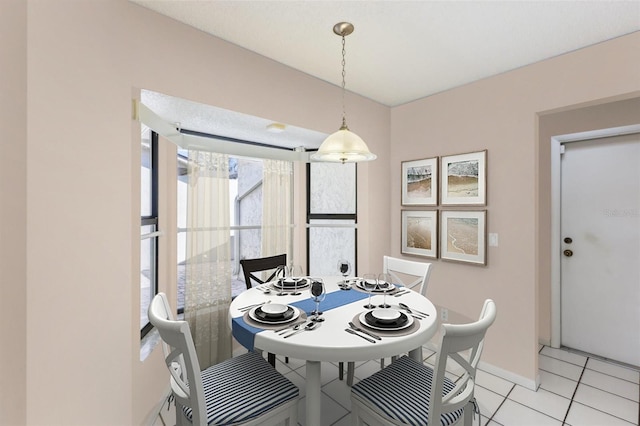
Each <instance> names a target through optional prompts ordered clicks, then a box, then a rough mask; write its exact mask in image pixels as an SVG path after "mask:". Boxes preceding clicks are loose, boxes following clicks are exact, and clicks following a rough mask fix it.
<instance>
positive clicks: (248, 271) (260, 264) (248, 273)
mask: <svg viewBox="0 0 640 426" xmlns="http://www.w3.org/2000/svg"><path fill="white" fill-rule="evenodd" d="M240 265H242V272H243V273H244V281H245V284H246V285H247V290H248V289H250V288H251V287H253V284H254V283H255V284H256V285H260V284H264V283H268V282H269V281H273V280H274V278H275V277H276V275H277V274H278V272H280V267H282V266H286V265H287V254H286V253H284V254H277V255H275V256H269V257H257V258H255V259H242V260H240ZM263 271H270V272H271V275H269V277H268V278H267V279H266V280H263V279H262V278H260V277H259V276H257V275H256V274H255V273H256V272H263ZM267 359H268V360H269V364H271V365H272V366H274V367H275V366H276V355H275V354H272V353H270V354H267ZM285 361H286V362H289V358H288V357H287V358H286V359H285Z"/></svg>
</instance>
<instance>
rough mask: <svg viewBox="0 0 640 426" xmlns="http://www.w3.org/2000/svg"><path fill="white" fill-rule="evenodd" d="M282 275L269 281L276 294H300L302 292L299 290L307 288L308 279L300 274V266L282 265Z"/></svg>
mask: <svg viewBox="0 0 640 426" xmlns="http://www.w3.org/2000/svg"><path fill="white" fill-rule="evenodd" d="M282 275H283V276H282V277H279V278H278V279H277V280H275V281H273V282H272V283H271V286H272V287H273V289H274V290H276V291H277V292H278V293H277V295H278V296H300V295H301V294H302V293H300V291H299V290H304V289H307V288H309V285H310V280H309V278H308V277H304V276H302V267H301V266H298V265H293V266H291V267H287V266H283V267H282Z"/></svg>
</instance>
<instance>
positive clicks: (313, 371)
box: [229, 276, 438, 426]
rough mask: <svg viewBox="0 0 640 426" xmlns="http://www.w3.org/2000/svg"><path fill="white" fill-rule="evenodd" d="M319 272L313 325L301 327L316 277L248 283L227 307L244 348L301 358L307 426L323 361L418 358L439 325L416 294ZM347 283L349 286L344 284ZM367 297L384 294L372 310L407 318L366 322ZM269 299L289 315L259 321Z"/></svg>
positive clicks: (317, 417) (316, 412)
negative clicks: (321, 288) (294, 283)
mask: <svg viewBox="0 0 640 426" xmlns="http://www.w3.org/2000/svg"><path fill="white" fill-rule="evenodd" d="M320 278H321V279H322V281H323V282H324V284H325V288H326V298H325V299H324V300H323V301H322V302H320V310H321V311H322V312H323V313H322V315H321V317H322V318H323V319H324V321H322V322H318V323H316V326H315V327H314V328H313V329H311V330H304V325H306V324H309V323H312V321H311V317H313V315H312V314H311V312H312V311H313V310H314V308H315V303H314V301H313V300H312V299H311V294H310V287H311V286H310V283H311V281H312V280H313V279H307V280H306V281H302V282H305V283H306V284H305V285H303V286H302V288H299V289H298V288H296V289H295V291H294V289H291V288H290V287H286V286H284V285H280V286H278V282H273V283H267V284H264V285H261V286H257V287H253V288H251V289H248V290H246V291H244V292H242V293H241V294H240V295H238V296H237V297H236V298H235V299H234V300H233V301H232V303H231V306H230V308H229V324H230V326H231V329H232V334H233V336H234V338H235V339H236V340H237V341H238V342H239V343H240V344H241V345H243V346H244V347H245V348H247V349H248V350H260V351H263V352H267V353H271V354H278V355H281V356H284V357H290V358H295V359H301V360H305V362H306V384H305V386H306V425H307V426H320V424H321V382H320V376H321V363H322V362H349V361H368V360H373V359H381V358H385V357H391V356H395V355H398V354H402V353H408V354H409V356H410V357H412V358H414V359H416V360H418V361H421V359H420V357H421V354H422V350H421V348H422V345H424V344H425V343H427V342H428V341H429V340H430V339H431V338H432V336H434V334H435V333H436V331H437V327H438V321H437V316H438V314H437V311H436V307H435V306H434V305H433V303H431V302H430V301H429V300H428V299H427V298H426V297H424V296H422V295H421V294H420V293H418V292H415V291H413V290H409V289H405V288H402V287H399V286H392V287H391V288H390V289H385V290H384V292H373V293H367V291H365V289H363V288H361V287H362V286H361V285H360V284H361V282H362V281H361V280H360V279H358V278H347V279H346V280H345V278H344V277H341V276H324V277H320ZM345 282H346V283H347V284H348V285H346V286H345V285H342V284H344V283H345ZM280 284H282V283H280ZM369 290H370V289H369ZM385 293H386V295H385ZM370 295H371V302H372V303H373V304H375V305H380V304H381V303H382V302H383V299H384V300H385V302H386V303H387V304H388V305H390V307H389V308H376V309H375V315H376V318H377V317H378V316H382V317H384V316H385V315H391V316H392V318H397V317H398V315H400V316H401V317H400V318H401V319H403V320H404V323H402V325H401V326H398V327H393V328H388V327H387V326H386V323H382V322H380V323H378V322H377V320H376V321H375V322H374V321H371V318H372V317H371V315H373V314H374V312H373V309H371V308H365V305H367V304H368V301H369V297H370ZM274 304H275V306H276V307H280V308H282V307H283V306H284V309H287V312H293V316H291V317H290V318H289V317H283V319H282V320H281V321H275V322H273V323H272V322H271V321H269V322H266V321H264V322H263V320H265V318H264V317H263V316H264V314H265V312H263V311H262V310H261V309H262V308H264V310H265V311H267V312H268V311H269V309H268V308H270V307H271V306H273V305H274ZM382 309H384V310H382ZM266 319H267V320H268V319H269V318H266ZM350 322H351V323H353V325H354V326H356V327H357V328H359V329H360V330H364V331H355V330H354V331H351V332H349V331H347V330H349V329H352V327H351V326H350V325H349V323H350ZM298 324H300V328H299V329H298V332H297V333H296V334H295V335H293V334H292V333H293V330H292V328H293V327H295V326H296V325H298ZM398 324H400V323H398ZM283 329H285V330H283ZM372 336H374V337H372Z"/></svg>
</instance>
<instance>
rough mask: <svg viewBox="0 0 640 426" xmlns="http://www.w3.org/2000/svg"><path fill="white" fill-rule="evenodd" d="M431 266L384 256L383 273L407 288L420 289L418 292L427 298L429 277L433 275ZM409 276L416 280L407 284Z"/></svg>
mask: <svg viewBox="0 0 640 426" xmlns="http://www.w3.org/2000/svg"><path fill="white" fill-rule="evenodd" d="M431 265H432V264H431V263H426V262H415V261H412V260H405V259H398V258H395V257H390V256H384V257H383V264H382V272H384V273H385V274H390V275H391V277H392V278H393V279H394V282H398V283H400V284H402V285H404V286H405V287H408V288H414V287H418V292H419V293H420V294H422V295H423V296H426V293H427V284H428V283H429V276H430V275H431ZM407 276H409V279H411V278H414V277H415V280H414V281H411V282H406V281H405V280H407ZM403 277H404V279H403Z"/></svg>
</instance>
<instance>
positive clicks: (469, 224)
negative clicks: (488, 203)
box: [440, 210, 487, 265]
mask: <svg viewBox="0 0 640 426" xmlns="http://www.w3.org/2000/svg"><path fill="white" fill-rule="evenodd" d="M440 258H441V259H442V260H450V261H455V262H465V263H471V264H475V265H486V264H487V211H486V210H442V211H441V212H440Z"/></svg>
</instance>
